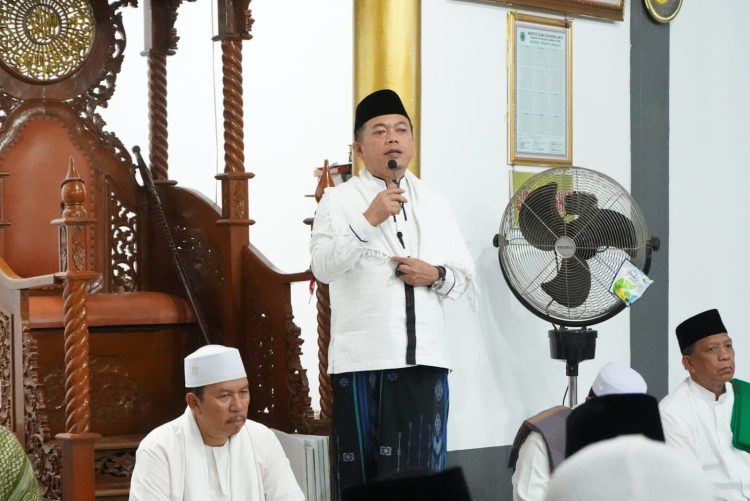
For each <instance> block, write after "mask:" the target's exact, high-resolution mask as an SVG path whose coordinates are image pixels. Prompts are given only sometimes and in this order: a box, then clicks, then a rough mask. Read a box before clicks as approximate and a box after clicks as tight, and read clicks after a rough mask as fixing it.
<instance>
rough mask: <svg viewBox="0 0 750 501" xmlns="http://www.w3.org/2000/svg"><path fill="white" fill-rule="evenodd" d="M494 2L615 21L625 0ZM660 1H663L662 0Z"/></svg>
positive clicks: (493, 0) (517, 0) (621, 15)
mask: <svg viewBox="0 0 750 501" xmlns="http://www.w3.org/2000/svg"><path fill="white" fill-rule="evenodd" d="M488 1H489V2H492V3H501V4H506V5H512V6H513V7H533V8H535V9H543V10H549V11H553V12H559V13H561V14H565V15H569V16H589V17H598V18H602V19H611V20H613V21H622V20H623V8H624V5H625V0H488ZM660 3H663V2H661V0H660Z"/></svg>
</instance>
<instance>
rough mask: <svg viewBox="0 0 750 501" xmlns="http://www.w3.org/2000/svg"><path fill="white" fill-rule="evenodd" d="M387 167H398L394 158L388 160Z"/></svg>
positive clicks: (394, 168) (392, 168)
mask: <svg viewBox="0 0 750 501" xmlns="http://www.w3.org/2000/svg"><path fill="white" fill-rule="evenodd" d="M388 168H389V169H391V170H396V169H398V164H397V163H396V161H395V160H394V159H390V160H388Z"/></svg>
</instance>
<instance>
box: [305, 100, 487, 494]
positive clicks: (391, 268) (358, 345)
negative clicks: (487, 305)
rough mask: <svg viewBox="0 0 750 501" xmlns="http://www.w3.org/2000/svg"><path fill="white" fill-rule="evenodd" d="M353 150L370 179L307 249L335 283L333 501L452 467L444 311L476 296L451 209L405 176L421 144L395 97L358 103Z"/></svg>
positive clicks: (322, 220) (349, 189) (318, 217)
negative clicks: (345, 492)
mask: <svg viewBox="0 0 750 501" xmlns="http://www.w3.org/2000/svg"><path fill="white" fill-rule="evenodd" d="M353 149H354V152H355V154H356V155H357V156H359V157H360V158H361V159H362V161H363V163H364V166H365V169H362V171H361V172H360V173H359V175H358V176H356V177H354V178H352V179H350V180H349V181H347V182H346V183H343V184H341V185H339V186H336V187H334V188H329V189H327V190H326V192H325V195H324V196H323V198H322V199H321V201H320V205H319V206H318V210H317V212H316V214H315V222H314V225H313V232H312V239H311V242H310V254H311V257H312V261H311V268H312V271H313V274H314V275H315V277H316V278H317V279H318V280H320V281H321V282H323V283H327V284H330V287H329V293H330V300H331V343H330V347H329V351H328V372H329V374H331V387H332V390H333V403H334V404H333V406H334V408H333V430H332V445H333V454H334V456H333V458H332V465H333V468H334V471H335V473H334V475H333V478H334V492H336V491H337V490H338V489H343V488H345V487H347V486H350V485H356V484H362V483H365V482H367V481H370V480H372V479H374V478H379V477H383V476H388V475H391V474H399V475H402V474H410V473H412V474H413V473H414V472H428V471H439V470H441V469H443V468H444V465H445V453H446V435H447V434H446V428H447V426H446V425H447V418H448V370H449V368H450V357H449V353H448V343H447V333H446V332H445V322H444V312H443V303H444V301H445V300H446V299H456V298H458V297H459V296H461V295H462V294H463V293H464V291H466V290H467V289H468V290H473V289H474V288H475V286H473V285H472V284H473V276H474V265H473V260H472V258H471V255H470V254H469V251H468V249H467V248H466V244H465V243H464V241H463V238H462V236H461V232H460V231H459V228H458V224H457V223H456V221H455V218H454V217H453V214H452V212H451V210H450V207H449V203H448V201H447V200H446V199H445V198H443V197H441V196H440V195H438V194H437V193H436V192H434V191H433V190H431V189H430V188H429V187H428V186H426V185H425V183H424V182H422V181H421V180H420V179H419V178H417V177H416V176H414V175H413V174H412V173H410V172H409V171H408V170H407V167H408V165H409V163H410V161H411V159H412V156H413V153H414V136H413V133H412V123H411V121H410V119H409V115H408V114H407V112H406V109H405V108H404V105H403V104H402V102H401V99H400V98H399V96H398V95H397V94H396V93H395V92H393V91H392V90H389V89H382V90H378V91H376V92H373V93H372V94H370V95H368V96H367V97H365V98H364V99H363V100H362V101H361V102H360V103H359V105H358V106H357V110H356V113H355V123H354V144H353Z"/></svg>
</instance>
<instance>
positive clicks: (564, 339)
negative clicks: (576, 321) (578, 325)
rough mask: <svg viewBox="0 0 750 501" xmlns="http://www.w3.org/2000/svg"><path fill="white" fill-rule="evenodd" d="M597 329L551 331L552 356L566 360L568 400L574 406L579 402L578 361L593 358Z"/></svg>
mask: <svg viewBox="0 0 750 501" xmlns="http://www.w3.org/2000/svg"><path fill="white" fill-rule="evenodd" d="M596 336H597V333H596V331H595V330H592V329H588V328H586V327H584V328H582V329H567V328H565V327H562V328H560V329H554V330H551V331H549V351H550V356H551V357H552V358H554V359H555V360H565V375H567V376H568V402H569V403H570V407H571V408H573V407H575V406H576V405H577V404H578V363H579V362H581V361H582V360H591V359H592V358H594V353H595V352H596Z"/></svg>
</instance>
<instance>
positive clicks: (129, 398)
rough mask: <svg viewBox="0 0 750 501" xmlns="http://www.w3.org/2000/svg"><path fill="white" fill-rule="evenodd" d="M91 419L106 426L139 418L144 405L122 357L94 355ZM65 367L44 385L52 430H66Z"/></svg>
mask: <svg viewBox="0 0 750 501" xmlns="http://www.w3.org/2000/svg"><path fill="white" fill-rule="evenodd" d="M89 372H90V376H91V406H90V407H91V421H92V423H93V424H95V425H98V426H102V427H106V426H107V425H111V424H113V423H122V422H128V421H130V420H132V419H136V418H137V416H136V409H137V407H138V405H139V404H142V403H143V402H142V398H141V397H140V392H139V388H138V385H137V383H136V382H135V381H134V380H133V379H132V378H131V377H130V376H129V375H128V368H127V366H126V365H125V362H124V361H123V360H120V359H119V358H115V357H108V356H103V357H102V356H92V357H91V366H90V371H89ZM64 374H65V366H64V364H63V363H61V364H60V365H59V366H57V367H55V368H54V369H52V370H51V371H50V372H49V373H48V374H47V375H46V376H45V377H44V381H43V382H42V384H41V387H42V388H43V390H44V396H45V402H46V407H47V409H48V412H47V422H48V425H49V428H50V429H53V430H62V429H65V422H64V420H65V415H64V408H65V387H64V384H65V377H64Z"/></svg>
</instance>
